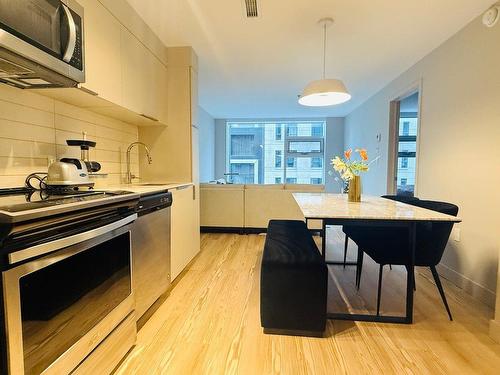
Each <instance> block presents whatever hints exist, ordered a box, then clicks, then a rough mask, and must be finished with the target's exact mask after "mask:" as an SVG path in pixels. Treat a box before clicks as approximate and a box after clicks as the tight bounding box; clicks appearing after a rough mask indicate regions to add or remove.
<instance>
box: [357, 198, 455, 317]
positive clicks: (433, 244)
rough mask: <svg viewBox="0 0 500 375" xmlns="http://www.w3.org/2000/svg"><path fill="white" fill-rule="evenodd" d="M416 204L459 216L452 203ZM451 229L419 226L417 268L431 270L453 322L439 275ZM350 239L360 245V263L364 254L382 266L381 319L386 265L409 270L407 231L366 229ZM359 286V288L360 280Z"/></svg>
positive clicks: (438, 224)
mask: <svg viewBox="0 0 500 375" xmlns="http://www.w3.org/2000/svg"><path fill="white" fill-rule="evenodd" d="M413 204H414V205H415V206H418V207H422V208H426V209H429V210H433V211H437V212H441V213H444V214H448V215H452V216H457V214H458V207H457V206H456V205H454V204H451V203H446V202H437V201H429V200H419V201H417V202H413ZM452 228H453V223H449V222H423V223H418V224H417V232H416V247H415V266H420V267H429V268H430V270H431V272H432V276H433V278H434V281H435V283H436V287H437V289H438V291H439V294H440V295H441V299H442V300H443V304H444V306H445V308H446V311H447V312H448V316H449V318H450V320H453V318H452V315H451V311H450V308H449V306H448V302H447V300H446V296H445V293H444V290H443V286H442V284H441V280H440V278H439V275H438V273H437V271H436V266H437V265H438V264H439V262H440V261H441V258H442V256H443V253H444V250H445V248H446V244H447V243H448V239H449V237H450V233H451V230H452ZM349 237H350V238H351V239H352V240H353V241H354V242H355V243H356V244H357V245H358V249H360V250H359V251H360V252H361V256H360V258H361V262H362V254H363V253H366V254H368V255H369V256H370V257H371V258H372V259H373V260H374V261H375V262H376V263H378V264H379V277H378V290H377V315H379V313H380V299H381V298H380V297H381V288H382V274H383V268H384V266H385V265H387V264H393V265H402V266H406V267H407V270H408V267H409V264H410V259H409V258H410V254H408V252H407V251H405V250H406V249H407V246H408V230H407V229H406V228H393V229H388V228H375V227H363V228H362V231H361V230H358V231H356V232H351V233H350V234H349ZM358 272H359V274H360V273H361V270H358ZM357 282H358V287H359V282H360V279H359V280H357Z"/></svg>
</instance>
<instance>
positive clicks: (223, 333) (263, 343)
mask: <svg viewBox="0 0 500 375" xmlns="http://www.w3.org/2000/svg"><path fill="white" fill-rule="evenodd" d="M329 237H330V239H331V240H330V241H329V243H328V248H329V257H332V256H334V255H335V256H336V258H339V257H341V256H342V255H341V251H342V249H343V239H342V238H341V236H340V234H339V233H338V232H337V231H336V230H331V232H330V236H329ZM264 239H265V237H264V236H259V235H243V236H240V235H234V234H204V235H202V252H201V253H200V254H199V255H198V257H197V258H196V259H195V260H194V262H193V263H192V264H191V265H190V266H189V267H188V269H187V270H186V271H185V272H184V274H183V275H181V279H180V280H179V281H178V282H177V283H176V285H175V286H174V288H173V289H172V290H171V293H170V295H169V296H168V298H166V299H164V300H163V301H162V302H161V305H160V306H159V308H158V310H157V311H156V312H155V313H154V314H153V315H152V316H151V318H150V319H149V320H148V321H147V322H146V323H145V324H144V326H143V327H142V328H141V330H140V331H139V334H138V340H137V345H136V347H135V348H134V349H133V350H132V351H131V352H130V353H129V355H128V356H127V358H126V359H125V360H124V361H123V362H122V364H121V365H120V367H119V368H118V369H117V371H116V373H117V374H141V375H142V374H402V373H408V374H498V373H499V367H500V345H497V344H495V343H494V342H493V341H492V340H491V339H490V338H489V337H488V334H487V332H488V321H489V319H490V317H491V315H492V311H491V310H490V309H488V308H487V307H486V306H484V305H482V304H480V303H478V302H477V301H475V300H473V299H472V298H471V297H470V296H468V295H466V294H465V293H463V292H462V291H461V290H459V289H458V288H455V287H454V286H452V284H450V283H448V282H447V281H446V280H443V285H444V288H445V291H446V293H447V296H448V302H449V303H450V307H451V310H452V313H453V316H454V321H453V322H450V321H449V320H448V317H447V315H446V311H445V309H444V307H443V305H442V303H441V300H440V298H439V294H438V292H437V289H436V288H435V285H434V284H433V282H432V277H431V276H430V272H427V271H425V270H419V271H418V273H417V279H416V282H417V292H416V293H415V323H414V324H413V325H396V324H377V323H353V322H342V321H329V322H328V327H327V334H326V337H325V338H304V337H291V336H276V335H264V334H263V333H262V329H261V327H260V315H259V282H260V278H259V269H260V258H261V254H262V248H263V244H264ZM317 241H318V243H319V242H320V239H317ZM334 249H335V254H333V250H334ZM349 253H350V254H352V255H354V254H355V247H354V246H352V248H351V247H350V249H349ZM365 258H368V257H365ZM330 276H331V281H330V282H331V283H335V284H337V285H338V286H340V287H341V288H342V290H343V295H344V296H345V297H346V298H347V299H348V301H349V305H350V308H351V309H353V310H356V309H359V310H366V309H368V310H371V311H372V310H373V309H374V306H375V296H376V282H377V276H378V266H377V265H376V264H375V263H373V262H372V261H371V260H370V259H369V258H368V259H365V264H364V269H363V277H362V281H361V289H360V291H359V292H356V290H355V288H354V269H353V267H348V268H346V269H345V270H344V269H343V268H342V267H330ZM405 277H406V273H405V272H404V271H403V269H402V268H401V267H393V270H392V271H390V270H389V268H388V267H387V268H386V270H385V272H384V292H383V295H382V309H381V311H382V313H397V312H398V311H399V312H400V313H402V312H403V307H404V298H405V296H404V290H405ZM332 289H333V288H332ZM330 297H331V298H332V299H338V298H340V297H339V296H338V295H337V294H336V293H332V294H331V296H330ZM342 305H345V304H341V303H336V302H334V303H332V304H331V305H330V308H342Z"/></svg>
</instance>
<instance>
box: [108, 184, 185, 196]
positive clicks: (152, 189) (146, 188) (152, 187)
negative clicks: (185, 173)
mask: <svg viewBox="0 0 500 375" xmlns="http://www.w3.org/2000/svg"><path fill="white" fill-rule="evenodd" d="M192 185H193V183H192V182H169V183H168V182H165V183H162V182H159V183H155V182H151V183H147V182H140V183H135V184H119V185H110V186H106V187H104V188H102V189H99V190H105V191H113V190H126V191H131V192H133V193H137V194H141V195H145V194H151V193H156V192H159V191H165V190H173V189H177V188H180V187H185V186H192Z"/></svg>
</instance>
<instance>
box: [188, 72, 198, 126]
mask: <svg viewBox="0 0 500 375" xmlns="http://www.w3.org/2000/svg"><path fill="white" fill-rule="evenodd" d="M190 73H191V74H190V77H189V78H190V81H191V82H190V83H191V125H193V126H196V127H199V125H200V124H199V119H198V72H197V71H196V70H194V69H193V68H190Z"/></svg>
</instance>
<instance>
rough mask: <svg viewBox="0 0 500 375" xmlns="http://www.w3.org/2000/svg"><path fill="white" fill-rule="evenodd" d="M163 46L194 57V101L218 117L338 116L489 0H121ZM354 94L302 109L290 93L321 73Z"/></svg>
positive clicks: (455, 30)
mask: <svg viewBox="0 0 500 375" xmlns="http://www.w3.org/2000/svg"><path fill="white" fill-rule="evenodd" d="M127 1H128V2H129V3H130V4H131V5H132V6H133V7H134V8H135V9H136V10H137V12H138V13H139V14H140V15H141V17H142V18H143V19H144V20H145V21H146V22H147V23H148V24H149V25H150V26H151V28H152V29H153V30H154V31H155V32H156V34H157V35H158V36H159V37H160V38H161V39H162V40H163V42H164V43H165V44H166V45H167V46H184V45H191V46H193V48H194V49H195V51H196V53H197V54H198V57H199V62H200V70H199V92H200V99H199V101H200V105H201V106H202V107H203V108H204V109H205V110H206V111H208V112H209V113H210V114H211V115H212V116H214V117H216V118H273V117H281V118H283V117H315V116H345V115H346V114H348V113H349V112H350V111H352V110H353V109H354V108H356V107H357V106H359V105H360V104H361V103H362V102H363V101H365V100H366V99H368V98H369V97H370V96H371V95H373V94H374V93H376V92H377V91H378V90H380V89H381V88H383V87H384V86H385V85H386V84H387V83H389V82H390V81H391V80H393V79H394V78H396V77H397V76H399V75H400V74H401V73H402V72H404V71H405V70H406V69H408V68H409V67H411V66H412V65H413V64H414V63H416V62H417V61H418V60H420V59H421V58H422V57H424V56H425V55H426V54H428V53H429V52H430V51H432V50H433V49H434V48H436V47H437V46H439V45H440V44H441V43H443V42H444V41H445V40H446V39H448V38H449V37H450V36H452V35H453V34H455V33H456V32H457V31H458V30H460V29H461V28H462V27H463V26H465V25H466V24H467V23H468V22H470V21H471V20H472V19H474V18H475V17H476V16H478V15H479V14H481V13H482V12H483V11H485V10H486V9H487V8H488V6H489V5H491V4H492V3H493V2H494V0H412V1H410V0H301V1H299V0H259V6H260V13H261V16H260V17H259V18H257V19H247V18H246V17H245V16H244V12H243V5H242V4H243V2H244V1H243V0H127ZM323 17H333V18H335V25H334V26H333V27H332V28H330V29H329V40H328V50H327V76H329V77H331V78H341V79H342V80H343V81H344V83H345V84H346V85H347V87H348V89H349V90H350V91H351V94H352V95H353V99H352V100H351V101H350V102H348V103H346V104H343V105H340V106H336V107H326V108H307V107H302V106H300V105H299V104H297V95H298V94H299V93H300V92H301V90H302V88H303V87H304V86H305V85H306V84H307V83H308V81H310V80H313V79H318V78H320V76H321V70H322V43H323V42H322V29H321V28H319V27H318V26H317V25H316V22H317V21H318V20H319V19H320V18H323Z"/></svg>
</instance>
